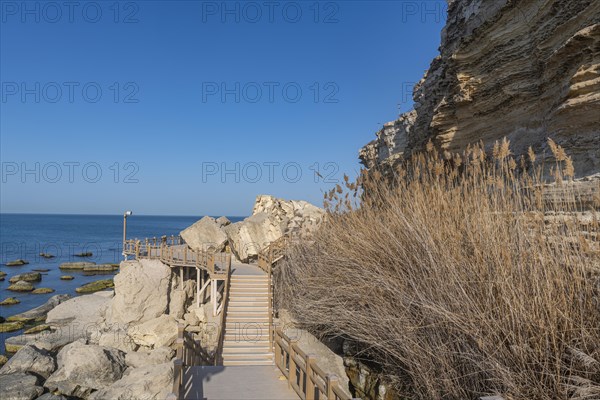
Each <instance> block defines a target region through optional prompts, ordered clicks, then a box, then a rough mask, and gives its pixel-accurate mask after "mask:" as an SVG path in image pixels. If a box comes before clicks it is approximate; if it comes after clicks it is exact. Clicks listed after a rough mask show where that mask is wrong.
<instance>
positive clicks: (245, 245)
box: [225, 212, 285, 262]
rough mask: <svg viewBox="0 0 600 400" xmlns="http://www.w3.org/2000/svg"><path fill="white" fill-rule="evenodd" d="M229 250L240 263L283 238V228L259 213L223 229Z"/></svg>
mask: <svg viewBox="0 0 600 400" xmlns="http://www.w3.org/2000/svg"><path fill="white" fill-rule="evenodd" d="M225 232H226V233H227V237H228V238H229V243H230V247H231V250H232V251H233V253H234V254H235V255H236V257H237V258H238V259H239V260H240V261H242V262H248V261H250V260H251V259H254V258H256V257H257V256H258V253H259V252H260V250H261V249H263V248H264V247H266V246H267V245H268V244H269V243H271V242H274V241H275V240H277V239H279V238H280V237H281V236H283V233H284V232H285V226H284V225H283V224H282V223H281V222H278V221H277V219H275V218H273V217H272V216H270V215H269V214H267V213H263V212H259V213H257V214H254V215H252V216H250V217H248V218H246V219H245V220H243V221H240V222H236V223H234V224H231V225H228V226H226V227H225Z"/></svg>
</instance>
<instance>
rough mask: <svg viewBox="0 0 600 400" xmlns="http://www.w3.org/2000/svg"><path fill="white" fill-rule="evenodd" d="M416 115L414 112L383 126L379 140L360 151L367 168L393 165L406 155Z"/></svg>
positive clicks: (379, 133)
mask: <svg viewBox="0 0 600 400" xmlns="http://www.w3.org/2000/svg"><path fill="white" fill-rule="evenodd" d="M416 115H417V113H416V112H415V111H414V110H413V111H410V112H408V113H406V114H402V115H401V116H400V118H398V119H397V120H395V121H392V122H387V123H385V124H384V125H383V128H382V129H381V130H380V131H378V132H377V133H376V135H377V139H375V140H373V141H371V142H369V143H368V144H367V145H366V146H365V147H363V148H362V149H360V151H359V155H358V157H359V158H360V159H361V161H362V163H363V164H364V165H365V167H367V168H373V167H374V166H376V165H382V164H393V163H394V162H395V161H397V160H398V159H400V157H402V156H403V155H404V151H405V150H406V145H407V140H408V136H409V134H410V132H411V130H412V127H413V125H414V123H415V117H416Z"/></svg>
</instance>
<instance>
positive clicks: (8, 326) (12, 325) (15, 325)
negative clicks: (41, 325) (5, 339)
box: [0, 321, 25, 333]
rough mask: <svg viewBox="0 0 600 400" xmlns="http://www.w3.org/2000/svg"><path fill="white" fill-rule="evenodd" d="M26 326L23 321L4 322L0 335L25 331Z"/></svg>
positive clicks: (1, 325)
mask: <svg viewBox="0 0 600 400" xmlns="http://www.w3.org/2000/svg"><path fill="white" fill-rule="evenodd" d="M24 326H25V323H24V322H21V321H13V322H3V323H1V324H0V333H5V332H14V331H18V330H19V329H23V327H24Z"/></svg>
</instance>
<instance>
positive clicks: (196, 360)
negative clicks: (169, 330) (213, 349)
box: [166, 324, 213, 400]
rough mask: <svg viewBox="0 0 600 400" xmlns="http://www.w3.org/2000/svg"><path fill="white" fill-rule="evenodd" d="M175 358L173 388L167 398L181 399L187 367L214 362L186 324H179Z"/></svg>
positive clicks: (183, 395)
mask: <svg viewBox="0 0 600 400" xmlns="http://www.w3.org/2000/svg"><path fill="white" fill-rule="evenodd" d="M175 350H176V353H175V359H174V360H173V390H172V392H171V393H169V394H168V395H167V398H166V399H167V400H181V399H183V398H184V397H185V393H184V384H185V376H184V374H185V368H186V367H188V366H192V365H199V364H200V363H204V364H207V365H210V364H212V363H213V360H211V357H210V356H209V355H208V353H206V352H205V351H204V349H202V346H201V345H200V341H199V340H195V339H194V338H193V336H192V334H191V333H190V332H186V330H185V325H184V324H178V325H177V339H176V340H175Z"/></svg>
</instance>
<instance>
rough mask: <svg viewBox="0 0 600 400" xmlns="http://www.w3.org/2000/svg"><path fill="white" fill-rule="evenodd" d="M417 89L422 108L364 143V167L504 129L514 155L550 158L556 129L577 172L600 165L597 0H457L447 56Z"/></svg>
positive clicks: (457, 147) (489, 137)
mask: <svg viewBox="0 0 600 400" xmlns="http://www.w3.org/2000/svg"><path fill="white" fill-rule="evenodd" d="M413 97H414V101H415V110H414V111H411V112H410V113H408V114H404V115H402V116H400V118H399V119H398V120H396V121H394V122H391V123H388V124H386V125H385V126H384V128H383V129H382V130H381V131H380V132H378V133H377V139H375V140H374V141H372V142H371V143H369V144H368V145H367V146H365V147H364V148H363V149H361V151H360V158H361V161H362V163H363V164H364V165H365V166H366V167H367V168H370V167H372V166H374V165H380V164H385V163H390V162H393V161H394V160H395V159H397V158H398V157H399V156H400V155H401V154H403V153H411V152H414V151H418V150H420V149H422V148H423V146H424V145H425V144H426V143H427V142H428V141H429V140H430V139H431V140H432V141H433V143H434V144H436V145H437V146H438V147H439V148H441V149H444V150H448V151H450V152H456V151H461V150H462V149H464V148H465V147H466V145H467V144H468V143H475V142H479V141H480V140H482V141H483V142H484V143H486V145H491V143H493V142H494V141H495V140H497V139H501V138H502V137H507V138H508V139H510V141H511V148H512V149H513V152H515V153H516V154H521V153H524V152H525V151H526V150H527V148H528V147H529V146H532V147H533V149H534V151H535V152H536V153H537V154H538V157H539V158H541V157H549V156H550V155H551V154H550V151H548V149H547V148H546V139H547V138H548V137H551V138H553V139H554V140H555V141H556V142H557V143H558V144H560V145H561V146H563V147H564V148H566V149H567V150H568V152H569V154H570V155H571V156H572V158H573V161H574V165H575V169H576V171H577V174H578V175H579V176H582V175H589V174H592V173H596V172H599V171H600V1H597V0H523V1H513V0H494V1H483V0H450V1H449V4H448V19H447V23H446V26H445V28H444V30H443V32H442V40H441V46H440V55H439V56H438V57H436V58H435V59H434V60H433V61H432V63H431V66H430V69H429V70H428V71H427V72H426V74H425V76H424V77H423V79H422V80H421V81H420V82H419V83H418V84H417V85H416V86H415V88H414V93H413ZM540 156H541V157H540ZM539 158H538V159H539Z"/></svg>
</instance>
